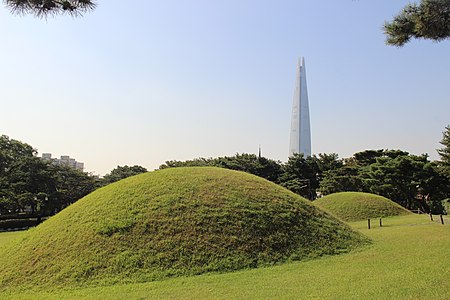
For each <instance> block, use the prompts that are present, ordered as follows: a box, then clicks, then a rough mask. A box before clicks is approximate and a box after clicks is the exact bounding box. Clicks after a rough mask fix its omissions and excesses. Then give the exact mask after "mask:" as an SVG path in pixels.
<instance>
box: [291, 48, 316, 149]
mask: <svg viewBox="0 0 450 300" xmlns="http://www.w3.org/2000/svg"><path fill="white" fill-rule="evenodd" d="M294 153H303V155H304V157H308V156H311V128H310V124H309V104H308V91H307V89H306V67H305V58H304V57H302V58H299V60H298V64H297V76H296V78H295V90H294V99H293V101H292V117H291V139H290V145H289V156H292V155H293V154H294Z"/></svg>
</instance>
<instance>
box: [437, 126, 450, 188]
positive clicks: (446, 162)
mask: <svg viewBox="0 0 450 300" xmlns="http://www.w3.org/2000/svg"><path fill="white" fill-rule="evenodd" d="M442 135H443V137H442V140H441V142H440V143H441V145H442V146H443V147H442V148H441V149H438V150H437V151H438V153H439V156H440V160H439V162H438V165H439V171H440V173H441V174H442V175H443V176H445V177H447V179H448V180H449V181H450V125H448V126H447V127H445V131H444V132H443V133H442Z"/></svg>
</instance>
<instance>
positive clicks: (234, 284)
mask: <svg viewBox="0 0 450 300" xmlns="http://www.w3.org/2000/svg"><path fill="white" fill-rule="evenodd" d="M434 219H435V220H434V222H431V221H430V220H429V218H428V217H427V216H423V215H422V216H418V215H408V216H398V217H390V218H385V219H383V227H382V228H380V227H379V225H378V220H374V222H373V224H372V229H370V230H368V229H367V220H365V221H361V222H354V223H350V224H351V226H352V227H353V228H355V229H357V230H359V231H361V232H362V233H363V234H365V235H367V236H368V237H370V238H371V239H372V240H373V244H372V245H370V246H366V247H364V248H362V249H359V250H356V251H353V252H351V253H348V254H342V255H338V256H329V257H323V258H320V259H316V260H310V261H305V262H296V263H287V264H283V265H279V266H274V267H267V268H262V269H253V270H244V271H239V272H233V273H225V274H208V275H201V276H192V277H181V278H174V279H168V280H163V281H156V282H149V283H141V284H129V285H114V286H103V287H89V288H75V289H60V290H54V291H48V290H47V291H44V290H36V291H30V290H28V291H9V292H6V293H4V294H3V295H0V298H2V299H75V298H76V299H83V298H85V299H147V298H154V299H161V298H165V299H167V298H170V299H261V298H262V299H268V298H273V299H294V298H296V299H450V250H449V249H450V218H445V219H444V221H445V222H446V225H441V224H440V223H439V222H438V219H439V218H438V217H436V216H435V218H434ZM3 234H4V233H1V234H0V243H2V241H3V240H4V237H3V236H2V235H3ZM18 234H20V233H18ZM9 238H10V236H8V237H7V239H9Z"/></svg>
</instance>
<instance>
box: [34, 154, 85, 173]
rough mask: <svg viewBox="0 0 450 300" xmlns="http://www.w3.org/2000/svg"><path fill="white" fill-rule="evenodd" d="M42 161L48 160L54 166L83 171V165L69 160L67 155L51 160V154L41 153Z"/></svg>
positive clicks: (72, 159) (71, 159)
mask: <svg viewBox="0 0 450 300" xmlns="http://www.w3.org/2000/svg"><path fill="white" fill-rule="evenodd" d="M42 159H43V160H50V161H52V163H53V164H55V165H64V166H69V167H72V168H74V169H76V170H80V171H83V170H84V163H82V162H78V161H76V160H75V158H71V157H70V156H68V155H61V158H52V154H51V153H42Z"/></svg>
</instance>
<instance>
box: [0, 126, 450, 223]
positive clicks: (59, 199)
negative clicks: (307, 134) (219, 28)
mask: <svg viewBox="0 0 450 300" xmlns="http://www.w3.org/2000/svg"><path fill="white" fill-rule="evenodd" d="M441 144H442V145H443V148H442V149H439V150H438V153H439V156H440V160H438V161H430V160H429V157H428V156H427V155H412V154H409V153H408V152H406V151H402V150H385V149H381V150H366V151H362V152H358V153H355V154H354V155H353V156H352V157H349V158H342V159H341V158H339V157H338V155H337V154H335V153H331V154H325V153H321V154H318V155H313V156H310V157H304V156H303V155H302V154H294V155H293V156H291V157H289V159H288V161H287V162H285V163H283V162H281V161H276V160H272V159H269V158H265V157H262V156H260V155H259V156H257V155H255V154H248V153H242V154H236V155H234V156H223V157H218V158H196V159H192V160H186V161H177V160H171V161H166V162H165V163H164V164H162V165H161V166H160V167H159V169H165V168H174V167H187V166H215V167H221V168H227V169H232V170H239V171H244V172H248V173H251V174H254V175H257V176H260V177H263V178H265V179H267V180H269V181H272V182H274V183H276V184H279V185H281V186H283V187H286V188H287V189H289V190H291V191H292V192H294V193H297V194H299V195H301V196H303V197H305V198H307V199H310V200H314V199H316V198H317V197H321V196H323V195H327V194H331V193H336V192H342V191H360V192H369V193H374V194H377V195H381V196H385V197H387V198H389V199H391V200H393V201H395V202H397V203H399V204H400V205H402V206H404V207H406V208H408V209H411V210H413V209H420V210H422V211H424V212H432V213H442V212H444V208H443V201H444V200H445V201H446V202H445V203H448V199H449V198H450V184H449V183H450V126H447V127H446V128H445V131H444V133H443V139H442V141H441ZM144 172H147V169H145V168H144V167H141V166H137V165H135V166H118V167H117V168H115V169H114V170H112V171H111V172H110V173H109V174H106V175H105V176H104V177H103V178H98V177H96V176H93V175H92V174H89V173H85V172H82V171H79V170H76V169H74V168H72V167H70V166H65V165H55V164H53V163H52V162H51V161H47V160H43V159H41V158H39V157H37V151H36V150H35V149H34V148H33V147H32V146H30V145H28V144H26V143H23V142H20V141H17V140H14V139H10V138H9V137H7V136H5V135H2V136H0V216H1V218H0V219H2V218H4V217H5V215H6V216H8V215H17V214H20V213H25V212H26V213H28V214H30V215H33V216H35V217H39V218H40V217H44V216H49V215H53V214H55V213H57V212H58V211H60V210H62V209H63V208H64V207H66V206H68V205H70V204H71V203H74V202H75V201H77V200H79V199H81V198H82V197H83V196H85V195H87V194H89V193H90V192H92V191H94V190H95V189H97V188H99V187H102V186H105V185H107V184H110V183H112V182H115V181H118V180H121V179H123V178H126V177H129V176H133V175H136V174H140V173H144ZM6 218H7V217H6Z"/></svg>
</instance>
